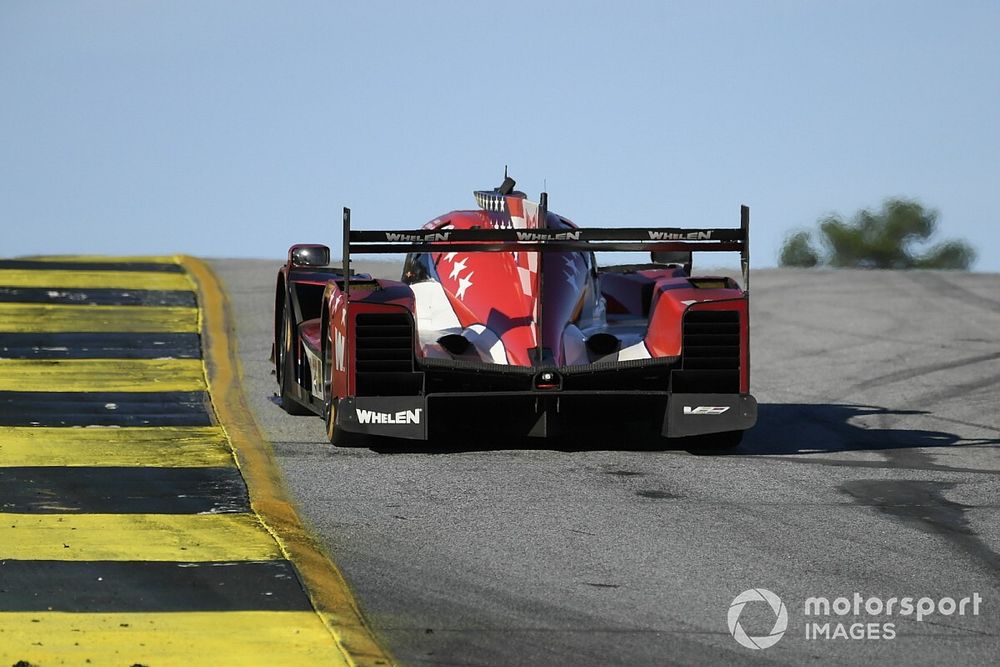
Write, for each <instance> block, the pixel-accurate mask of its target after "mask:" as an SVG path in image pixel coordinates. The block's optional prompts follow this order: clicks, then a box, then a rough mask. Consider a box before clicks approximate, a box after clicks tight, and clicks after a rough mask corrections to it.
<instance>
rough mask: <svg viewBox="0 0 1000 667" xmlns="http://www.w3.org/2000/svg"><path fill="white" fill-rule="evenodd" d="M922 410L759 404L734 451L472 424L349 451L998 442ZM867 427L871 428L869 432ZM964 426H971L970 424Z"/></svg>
mask: <svg viewBox="0 0 1000 667" xmlns="http://www.w3.org/2000/svg"><path fill="white" fill-rule="evenodd" d="M926 414H930V413H929V412H928V411H925V410H894V409H890V408H884V407H878V406H871V405H824V404H808V403H765V404H761V405H760V406H759V412H758V420H757V425H756V426H755V427H754V428H753V429H751V430H749V431H747V432H746V433H745V435H744V437H743V442H742V443H741V444H740V445H739V446H738V447H736V448H725V447H713V446H712V440H711V439H710V438H709V439H703V440H700V441H693V440H688V439H679V440H668V439H665V438H662V437H660V436H659V435H658V434H656V433H652V432H649V431H648V429H646V430H644V429H641V428H611V427H605V428H596V429H589V430H587V431H586V432H583V433H577V434H566V435H560V436H556V437H549V438H527V437H516V436H514V437H512V436H505V435H503V434H500V433H483V432H482V427H481V425H479V426H478V427H476V426H471V427H469V428H466V429H461V430H455V431H452V432H444V433H436V434H434V436H433V437H432V438H431V439H430V440H428V441H426V442H418V441H407V440H397V439H380V438H363V439H356V440H355V441H354V442H352V443H350V445H351V446H356V447H366V448H369V449H371V450H372V451H374V452H377V453H380V454H430V455H435V454H436V455H441V454H458V453H467V452H489V451H501V450H531V451H552V452H588V451H607V450H612V451H648V452H678V451H685V452H689V453H691V454H696V455H715V456H717V455H743V456H759V455H769V456H775V455H791V454H807V453H824V452H844V451H860V450H887V449H908V448H920V447H961V446H967V445H997V444H1000V438H977V439H967V438H963V437H962V436H960V435H958V434H956V433H950V432H947V431H932V430H926V429H916V428H912V427H909V426H908V425H907V422H909V421H912V419H913V418H915V417H919V416H920V415H926ZM873 424H874V425H873ZM970 426H971V425H970Z"/></svg>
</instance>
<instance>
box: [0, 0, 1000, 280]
mask: <svg viewBox="0 0 1000 667" xmlns="http://www.w3.org/2000/svg"><path fill="white" fill-rule="evenodd" d="M997 34H1000V3H996V2H993V1H986V0H983V1H975V0H968V1H963V2H958V3H940V2H919V1H918V2H890V1H880V2H836V3H830V2H810V1H799V0H788V1H786V2H767V1H765V2H752V3H750V2H654V3H640V2H636V3H622V4H621V6H620V7H618V8H616V7H615V6H614V5H613V4H612V3H608V2H574V3H563V2H553V3H538V2H532V3H529V2H496V1H494V2H489V3H486V2H458V1H456V2H433V1H432V2H422V3H394V2H364V3H361V2H359V3H351V4H347V3H337V2H267V3H265V2H246V1H241V2H222V1H215V2H204V1H198V2H183V1H169V2H168V1H163V2H144V1H141V0H131V1H121V2H37V1H34V0H24V1H21V0H4V1H3V2H2V3H0V91H2V96H0V100H2V103H0V154H2V155H3V159H2V160H0V230H2V236H0V256H16V255H25V254H37V253H86V254H91V253H112V254H150V253H173V252H185V253H191V254H196V255H201V256H209V257H221V256H232V257H273V258H280V257H283V256H284V254H285V252H286V250H287V247H288V245H290V244H291V243H295V242H327V243H329V244H331V245H333V246H335V247H336V246H337V243H338V241H337V240H338V239H339V219H340V208H341V207H342V206H344V205H348V206H351V207H352V209H353V211H354V220H355V223H356V225H357V226H359V227H369V228H378V227H388V228H407V227H415V226H418V225H420V224H422V223H424V222H426V221H427V220H429V219H431V218H433V217H435V216H436V215H438V214H439V213H443V212H446V211H449V210H452V209H456V208H472V207H474V202H473V200H472V196H471V192H472V190H474V189H481V188H489V187H493V186H495V185H497V184H499V181H500V180H501V178H502V174H503V168H504V165H509V166H510V170H511V175H513V176H514V177H515V178H517V179H518V184H519V188H521V189H524V190H525V191H526V192H528V193H529V194H530V195H533V196H534V195H537V193H538V192H539V191H540V190H541V189H542V187H543V184H545V185H546V186H547V189H548V191H549V193H550V205H551V208H552V209H553V210H556V211H558V212H560V213H562V214H563V215H566V216H568V217H570V218H572V219H573V220H574V221H576V222H577V223H578V224H580V225H583V226H598V225H601V226H604V225H609V226H613V225H621V226H625V225H663V226H666V225H677V226H684V225H690V226H712V225H718V226H729V225H736V224H737V223H738V220H739V205H740V204H741V203H747V204H749V205H750V206H751V210H752V215H753V225H752V235H753V243H752V250H753V264H754V266H760V267H763V266H769V265H770V266H773V265H774V264H775V263H776V260H777V252H778V248H779V246H780V243H781V239H782V238H783V236H784V235H785V234H786V233H787V232H788V231H789V230H791V229H793V228H797V227H809V226H811V225H813V224H814V222H815V221H816V219H817V218H819V217H820V216H822V215H825V214H827V213H830V212H841V213H844V214H851V213H853V212H854V211H856V210H857V209H859V208H861V207H866V206H867V207H871V206H878V205H879V204H880V202H881V201H882V200H883V199H884V198H886V197H889V196H905V197H913V198H917V199H919V200H920V201H921V202H923V203H924V204H926V205H928V206H932V207H934V208H937V209H939V210H940V212H941V218H940V227H941V232H940V234H941V236H944V237H961V238H966V239H968V240H970V241H972V242H973V243H974V245H976V246H977V248H978V250H979V253H980V257H979V261H978V263H977V264H976V269H977V270H981V271H1000V249H998V246H1000V231H998V226H997V223H996V221H995V220H994V218H995V217H996V211H997V209H998V206H997V204H996V199H997V195H996V191H997V189H998V184H1000V127H998V123H997V120H996V119H997V117H998V111H997V110H998V108H1000V76H998V71H1000V39H997ZM533 198H534V197H533ZM335 253H336V250H335Z"/></svg>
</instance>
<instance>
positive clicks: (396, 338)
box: [354, 313, 422, 396]
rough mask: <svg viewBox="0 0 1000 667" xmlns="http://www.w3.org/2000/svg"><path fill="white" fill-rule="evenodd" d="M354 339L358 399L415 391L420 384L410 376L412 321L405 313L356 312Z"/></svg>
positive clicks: (411, 374) (413, 374)
mask: <svg viewBox="0 0 1000 667" xmlns="http://www.w3.org/2000/svg"><path fill="white" fill-rule="evenodd" d="M354 337H355V338H354V340H355V346H354V350H355V352H354V353H355V367H354V368H355V373H356V374H355V379H356V382H357V386H356V390H357V393H358V395H359V396H389V395H400V394H412V393H417V392H419V386H420V385H422V381H420V375H419V374H417V373H413V321H412V320H411V319H410V316H409V314H408V313H359V314H358V316H357V317H356V318H355V320H354ZM414 384H416V385H417V386H416V388H414V387H413V386H411V385H414Z"/></svg>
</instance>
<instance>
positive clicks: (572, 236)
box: [517, 232, 580, 241]
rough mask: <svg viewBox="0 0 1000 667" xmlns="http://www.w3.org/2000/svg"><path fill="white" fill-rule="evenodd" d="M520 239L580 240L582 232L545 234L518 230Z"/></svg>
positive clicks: (518, 238)
mask: <svg viewBox="0 0 1000 667" xmlns="http://www.w3.org/2000/svg"><path fill="white" fill-rule="evenodd" d="M517 240H518V241H579V240H580V232H559V233H557V234H543V233H539V232H517Z"/></svg>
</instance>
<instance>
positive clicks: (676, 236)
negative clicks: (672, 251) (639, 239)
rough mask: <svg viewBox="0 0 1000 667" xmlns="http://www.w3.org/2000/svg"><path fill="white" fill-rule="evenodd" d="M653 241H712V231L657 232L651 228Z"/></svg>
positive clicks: (650, 237) (650, 236)
mask: <svg viewBox="0 0 1000 667" xmlns="http://www.w3.org/2000/svg"><path fill="white" fill-rule="evenodd" d="M647 233H648V234H649V239H650V240H651V241H711V240H712V232H711V231H707V232H655V231H652V230H649V231H648V232H647Z"/></svg>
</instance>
